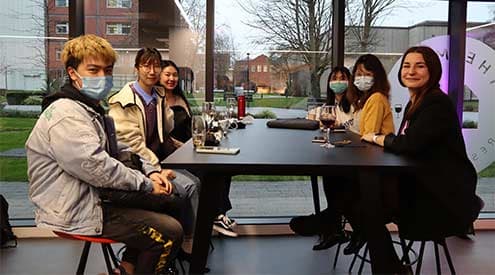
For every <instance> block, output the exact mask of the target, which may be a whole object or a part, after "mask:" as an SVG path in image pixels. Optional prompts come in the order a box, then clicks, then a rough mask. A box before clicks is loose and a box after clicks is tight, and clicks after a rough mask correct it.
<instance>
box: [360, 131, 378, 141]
mask: <svg viewBox="0 0 495 275" xmlns="http://www.w3.org/2000/svg"><path fill="white" fill-rule="evenodd" d="M374 136H375V134H374V133H368V134H364V135H363V136H361V139H362V140H364V141H367V142H370V143H373V137H374Z"/></svg>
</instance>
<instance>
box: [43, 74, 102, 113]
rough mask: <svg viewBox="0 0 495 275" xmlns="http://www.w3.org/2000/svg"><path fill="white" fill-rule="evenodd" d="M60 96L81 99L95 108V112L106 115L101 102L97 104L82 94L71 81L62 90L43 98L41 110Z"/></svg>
mask: <svg viewBox="0 0 495 275" xmlns="http://www.w3.org/2000/svg"><path fill="white" fill-rule="evenodd" d="M60 98H69V99H72V100H77V101H80V102H82V103H84V104H85V105H87V106H88V107H90V108H91V109H93V110H95V112H97V113H99V114H100V115H102V116H104V115H105V110H104V109H103V107H101V106H100V104H95V103H94V101H93V100H91V99H89V98H87V97H86V96H84V95H83V94H81V92H80V91H79V90H77V89H76V88H75V87H74V86H72V84H71V83H70V82H66V83H65V84H64V86H62V88H60V91H58V92H55V93H53V94H50V95H48V96H46V97H45V98H43V101H42V102H41V110H42V111H44V110H45V109H46V108H47V107H48V106H50V104H52V103H53V102H55V101H56V100H57V99H60Z"/></svg>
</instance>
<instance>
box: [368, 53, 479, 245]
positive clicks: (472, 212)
mask: <svg viewBox="0 0 495 275" xmlns="http://www.w3.org/2000/svg"><path fill="white" fill-rule="evenodd" d="M441 75H442V67H441V63H440V60H439V58H438V56H437V54H436V53H435V52H434V51H433V50H432V49H431V48H428V47H422V46H421V47H412V48H410V49H408V50H407V51H406V53H405V54H404V55H403V57H402V62H401V68H400V70H399V75H398V77H399V82H400V83H401V85H402V86H404V87H407V88H408V89H409V95H410V100H409V102H408V104H407V106H406V109H405V116H404V119H403V121H402V123H401V126H400V128H399V132H398V134H397V135H394V134H389V135H387V136H383V135H374V134H368V135H365V136H363V139H364V140H366V141H369V142H374V143H376V144H378V145H381V146H384V147H385V149H386V150H390V151H393V152H395V153H398V154H404V155H408V156H410V157H412V158H414V159H416V160H417V161H418V163H419V167H418V169H417V170H416V171H415V173H414V174H407V175H403V176H402V177H401V178H400V186H399V205H398V207H399V208H398V210H399V211H398V213H397V216H398V219H399V228H400V232H401V236H403V237H405V238H408V239H416V240H422V239H425V240H431V239H436V238H444V237H448V236H453V235H461V234H465V233H466V231H467V230H468V228H470V226H471V225H472V223H473V221H474V220H475V219H476V218H477V217H478V214H479V211H480V210H481V207H482V201H481V199H479V198H478V197H477V196H476V194H475V191H476V182H477V174H476V171H475V169H474V167H473V164H472V163H471V161H470V160H469V159H468V157H467V154H466V149H465V144H464V139H463V137H462V132H461V128H460V126H459V120H458V117H457V114H456V110H455V108H454V106H453V104H452V102H451V100H450V99H449V97H448V96H447V95H446V94H445V93H443V92H442V90H440V85H439V82H440V77H441Z"/></svg>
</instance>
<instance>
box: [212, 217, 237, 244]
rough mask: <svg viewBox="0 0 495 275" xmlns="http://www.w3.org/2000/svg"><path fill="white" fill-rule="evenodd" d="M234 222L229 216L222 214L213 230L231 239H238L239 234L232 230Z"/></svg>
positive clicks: (216, 220)
mask: <svg viewBox="0 0 495 275" xmlns="http://www.w3.org/2000/svg"><path fill="white" fill-rule="evenodd" d="M232 223H233V222H232V220H231V219H229V218H228V217H227V216H225V215H223V214H220V215H218V217H216V218H215V220H214V221H213V230H215V231H217V232H218V233H220V234H223V235H225V236H229V237H234V238H235V237H237V236H238V234H237V233H236V232H235V231H234V230H233V229H232Z"/></svg>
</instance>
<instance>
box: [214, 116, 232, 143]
mask: <svg viewBox="0 0 495 275" xmlns="http://www.w3.org/2000/svg"><path fill="white" fill-rule="evenodd" d="M216 119H217V121H218V126H220V129H222V133H223V137H227V133H228V131H229V126H230V119H229V117H228V112H224V111H222V112H217V116H216Z"/></svg>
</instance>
